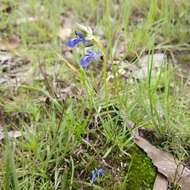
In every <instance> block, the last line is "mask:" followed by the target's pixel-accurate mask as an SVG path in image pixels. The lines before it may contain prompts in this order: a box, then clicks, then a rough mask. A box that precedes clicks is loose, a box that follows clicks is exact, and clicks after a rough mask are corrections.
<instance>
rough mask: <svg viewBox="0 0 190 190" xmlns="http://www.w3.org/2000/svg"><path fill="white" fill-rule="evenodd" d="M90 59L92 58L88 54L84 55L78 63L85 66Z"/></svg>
mask: <svg viewBox="0 0 190 190" xmlns="http://www.w3.org/2000/svg"><path fill="white" fill-rule="evenodd" d="M92 60H93V59H92V58H91V57H90V56H88V55H85V56H84V57H82V58H81V60H80V65H81V66H82V67H87V66H88V65H89V63H90V62H91V61H92Z"/></svg>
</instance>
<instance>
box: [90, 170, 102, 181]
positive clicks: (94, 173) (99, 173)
mask: <svg viewBox="0 0 190 190" xmlns="http://www.w3.org/2000/svg"><path fill="white" fill-rule="evenodd" d="M103 175H104V170H103V169H102V168H100V169H95V170H92V172H91V177H90V182H91V183H94V182H95V181H96V178H97V177H102V176H103Z"/></svg>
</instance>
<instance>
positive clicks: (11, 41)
mask: <svg viewBox="0 0 190 190" xmlns="http://www.w3.org/2000/svg"><path fill="white" fill-rule="evenodd" d="M19 42H20V40H19V38H18V37H17V36H11V37H10V38H8V39H1V38H0V51H13V50H14V49H16V48H17V47H18V46H19Z"/></svg>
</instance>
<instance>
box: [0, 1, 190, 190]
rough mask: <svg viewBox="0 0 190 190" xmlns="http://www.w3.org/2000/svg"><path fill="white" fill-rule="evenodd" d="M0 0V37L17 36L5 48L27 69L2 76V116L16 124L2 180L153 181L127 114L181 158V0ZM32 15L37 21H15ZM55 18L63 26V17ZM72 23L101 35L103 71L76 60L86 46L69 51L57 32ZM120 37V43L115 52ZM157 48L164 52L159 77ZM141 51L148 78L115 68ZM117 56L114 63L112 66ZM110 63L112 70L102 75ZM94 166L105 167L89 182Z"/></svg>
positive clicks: (184, 37)
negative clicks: (23, 75) (21, 74)
mask: <svg viewBox="0 0 190 190" xmlns="http://www.w3.org/2000/svg"><path fill="white" fill-rule="evenodd" d="M1 2H2V5H4V6H5V7H6V6H7V5H9V6H11V11H10V12H9V13H7V12H6V11H5V9H3V8H2V9H3V10H4V11H1V8H0V38H2V39H6V38H9V37H10V36H13V35H16V36H18V37H19V39H20V45H19V47H18V48H17V49H16V50H14V51H13V52H11V53H12V54H13V55H14V56H16V55H17V56H20V57H22V58H28V59H29V60H30V63H29V64H30V65H29V68H30V73H29V74H28V76H27V80H26V81H24V82H23V83H22V84H21V85H19V86H17V87H16V88H14V87H9V86H6V85H0V93H1V97H0V110H1V111H0V116H1V117H0V123H2V124H3V125H4V127H5V128H6V130H19V131H21V132H22V137H20V138H18V139H9V138H6V139H5V140H3V141H2V143H1V144H0V149H1V151H0V189H3V190H8V189H15V190H17V189H23V190H24V189H26V190H28V189H30V190H32V189H35V190H36V189H40V190H43V189H44V190H52V189H63V190H65V189H70V190H71V189H73V190H74V189H80V188H83V189H88V190H89V189H106V190H107V189H108V190H112V189H113V190H116V189H118V190H122V189H127V188H128V189H134V190H136V189H140V188H141V187H142V186H143V187H144V189H146V190H148V189H151V188H152V185H153V183H154V179H155V175H156V172H155V168H154V167H153V166H152V164H151V161H150V160H149V159H148V158H147V157H146V155H145V154H144V153H143V152H142V151H140V150H138V148H137V147H134V145H133V143H132V140H131V137H130V132H129V130H128V125H129V124H128V123H129V121H132V122H133V123H135V126H137V127H138V126H141V127H145V128H149V129H153V130H155V132H156V135H157V136H158V139H159V140H158V142H156V146H159V147H161V148H163V149H164V150H167V151H169V152H172V153H174V154H175V156H177V157H178V158H179V159H180V160H184V159H186V158H187V157H188V155H189V149H190V135H189V134H190V131H189V122H190V119H189V118H190V109H189V108H190V106H189V105H190V104H189V103H190V98H189V86H188V85H187V84H186V83H185V81H183V80H181V79H179V78H177V76H176V70H175V69H174V68H173V67H172V66H171V65H172V64H174V61H173V59H172V58H173V57H174V58H175V57H176V54H177V53H180V54H182V57H183V53H184V51H185V53H186V54H187V52H189V51H190V46H189V39H190V38H189V37H190V33H189V20H190V14H189V10H190V3H189V1H188V0H183V1H177V0H162V1H159V0H151V1H150V0H141V1H139V0H134V1H128V0H120V1H116V0H112V1H111V0H106V1H100V0H85V1H83V0H82V1H77V0H64V1H63V0H62V1H52V2H51V3H50V2H49V1H46V0H45V1H42V2H41V3H40V1H38V0H29V1H27V2H26V1H23V0H16V1H11V0H3V1H1ZM2 7H3V6H2ZM33 16H35V17H36V18H38V20H37V21H33V22H30V21H28V22H24V23H20V24H18V20H19V19H21V18H23V17H33ZM62 18H64V19H66V23H67V24H68V25H65V26H62V23H61V19H62ZM76 23H82V24H84V25H86V26H91V27H92V28H93V30H94V33H95V35H96V36H99V37H100V41H101V43H102V44H103V46H104V49H102V51H103V52H105V53H106V58H104V61H105V62H107V65H108V73H106V72H105V65H104V67H103V64H102V63H97V64H96V63H93V64H92V65H90V67H89V68H88V69H87V70H82V69H80V67H79V61H80V57H81V56H82V55H83V53H84V49H82V48H76V49H74V50H73V51H72V52H69V51H68V49H67V47H66V46H65V45H64V44H63V42H62V41H61V40H60V39H59V37H58V35H57V34H58V31H59V29H60V27H65V28H66V27H72V28H75V24H76ZM65 40H66V39H65ZM121 45H122V46H123V47H124V48H125V51H124V52H123V53H122V54H118V50H120V46H121ZM66 50H67V52H65V51H66ZM63 52H64V53H63ZM154 52H164V53H165V54H167V55H168V58H169V59H168V60H167V63H165V66H164V67H163V68H162V70H161V71H160V72H159V73H158V75H157V77H156V78H152V77H151V74H152V70H151V67H152V65H153V64H154V63H153V62H152V60H151V57H152V56H153V54H154ZM146 54H148V55H149V58H150V59H149V74H148V76H147V78H146V79H144V80H140V81H134V82H133V83H132V84H131V83H130V82H129V81H127V80H125V79H124V78H123V77H122V76H121V75H119V74H118V70H119V68H120V65H121V63H123V62H125V61H126V59H127V61H128V62H129V63H130V64H136V61H138V59H139V58H140V57H141V56H142V55H146ZM115 55H117V57H115ZM115 59H117V60H119V63H118V64H117V65H114V64H112V65H111V66H110V63H114V62H115ZM187 59H188V58H187ZM180 60H181V59H180ZM181 62H183V61H181ZM187 62H188V61H187V60H185V63H187ZM181 64H183V63H181ZM71 66H73V67H74V69H73V67H71ZM110 72H111V73H112V75H113V76H114V77H115V78H114V79H113V81H111V82H108V83H107V84H106V80H105V77H106V75H107V74H108V75H109V73H110ZM0 74H3V73H2V72H1V73H0ZM126 75H127V74H126ZM70 86H71V87H72V88H70V90H68V88H69V87H70ZM66 89H67V90H66ZM64 90H65V91H64ZM61 91H62V93H61ZM107 100H108V101H107ZM140 165H142V167H140ZM99 167H102V168H103V169H104V170H105V173H104V175H103V177H102V178H98V179H97V181H96V183H95V184H94V185H92V184H91V183H90V178H89V177H90V173H91V171H92V170H94V169H95V168H99ZM142 171H146V172H142ZM141 172H142V173H141ZM140 173H141V174H142V175H140ZM138 174H139V175H140V176H138ZM135 178H138V179H139V180H137V181H136V180H135ZM133 182H134V183H133Z"/></svg>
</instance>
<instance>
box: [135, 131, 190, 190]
mask: <svg viewBox="0 0 190 190" xmlns="http://www.w3.org/2000/svg"><path fill="white" fill-rule="evenodd" d="M134 142H135V144H136V145H138V146H139V147H140V148H142V149H143V150H144V151H145V152H146V153H147V155H148V156H149V157H150V158H151V159H152V162H153V164H154V165H155V166H156V167H157V169H158V172H159V173H161V174H162V175H164V176H165V177H167V179H168V181H169V182H170V183H173V182H174V181H175V182H176V181H177V182H178V183H179V185H180V186H181V188H182V190H189V189H190V170H189V169H188V168H186V167H184V166H182V165H181V164H180V162H179V161H178V160H177V159H174V157H173V156H172V154H170V153H167V152H164V151H162V150H160V149H158V148H156V147H155V146H153V145H152V144H150V143H149V142H148V141H147V140H145V139H144V138H142V137H140V136H139V135H138V134H136V136H135V138H134Z"/></svg>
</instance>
